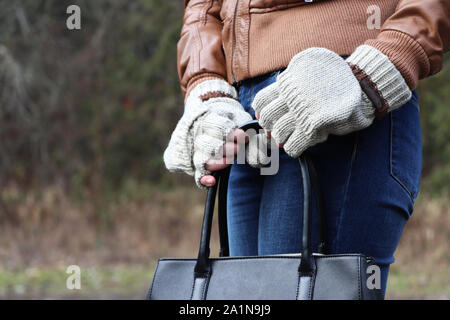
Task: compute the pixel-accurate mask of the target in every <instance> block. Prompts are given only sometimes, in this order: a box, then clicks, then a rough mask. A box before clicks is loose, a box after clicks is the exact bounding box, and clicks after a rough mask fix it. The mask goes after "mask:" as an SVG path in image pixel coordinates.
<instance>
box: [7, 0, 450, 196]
mask: <svg viewBox="0 0 450 320" xmlns="http://www.w3.org/2000/svg"><path fill="white" fill-rule="evenodd" d="M70 4H78V5H79V6H80V7H81V10H82V12H81V14H82V20H81V24H82V29H81V30H78V31H70V30H68V29H67V28H66V18H67V17H68V15H67V14H66V8H67V6H68V5H70ZM182 16H183V2H182V1H180V0H134V1H126V0H115V1H110V0H95V1H88V0H84V1H83V0H77V1H75V0H70V1H66V0H22V1H15V0H0V150H1V152H0V187H1V185H5V184H9V183H15V184H18V185H19V186H20V187H21V188H26V189H30V188H33V189H36V190H38V189H39V188H41V187H44V186H47V185H50V184H55V183H56V184H58V185H61V186H62V187H63V188H65V189H66V190H68V191H69V192H70V193H74V192H75V193H83V192H86V190H88V191H87V192H90V193H94V194H99V193H103V192H104V190H121V189H122V188H123V187H125V188H126V186H127V185H128V184H130V181H140V182H150V183H152V184H158V185H161V184H164V183H165V182H167V181H171V180H170V179H172V181H174V180H173V178H168V174H167V173H166V171H165V169H164V166H163V163H162V157H161V155H162V152H163V150H164V147H165V146H166V144H167V141H168V139H169V137H170V133H171V131H172V130H173V128H174V126H175V124H176V121H177V120H178V119H179V117H180V115H181V113H182V110H183V107H182V97H181V95H180V91H179V84H178V77H177V72H176V42H177V40H178V37H179V32H180V28H181V23H182ZM448 60H449V59H447V62H449V61H448ZM449 80H450V65H449V63H447V64H446V66H445V68H444V71H443V72H441V73H440V74H439V75H437V76H435V77H433V78H430V79H428V80H426V81H423V82H422V83H421V87H420V89H419V94H420V99H421V114H422V120H423V133H424V157H425V158H424V174H425V180H426V181H425V185H426V186H427V188H430V189H431V190H432V191H433V192H435V193H440V192H442V191H443V190H445V189H446V188H448V181H449V180H450V144H449V143H448V141H449V139H450V129H449V128H450V108H449V101H450V81H449ZM178 177H179V176H178Z"/></svg>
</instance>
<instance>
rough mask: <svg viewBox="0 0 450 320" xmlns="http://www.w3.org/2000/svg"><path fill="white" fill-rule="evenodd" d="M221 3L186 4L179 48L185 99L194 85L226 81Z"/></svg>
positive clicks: (188, 0)
mask: <svg viewBox="0 0 450 320" xmlns="http://www.w3.org/2000/svg"><path fill="white" fill-rule="evenodd" d="M221 6H222V0H185V1H184V7H185V9H184V18H183V27H182V29H181V36H180V40H179V41H178V45H177V66H178V75H179V78H180V83H181V91H182V94H183V96H184V95H185V94H186V90H187V88H188V87H190V86H191V85H192V83H194V82H199V81H200V80H206V79H209V78H221V79H226V66H225V56H224V53H223V50H222V21H221V19H220V9H221Z"/></svg>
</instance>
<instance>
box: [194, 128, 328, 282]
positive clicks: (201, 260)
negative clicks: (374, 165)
mask: <svg viewBox="0 0 450 320" xmlns="http://www.w3.org/2000/svg"><path fill="white" fill-rule="evenodd" d="M239 128H240V129H242V130H244V131H245V130H247V129H249V128H253V129H260V128H261V127H260V126H259V124H258V122H257V121H250V122H248V123H246V124H244V125H242V126H240V127H239ZM299 165H300V170H301V173H302V184H303V217H302V218H303V230H302V231H303V233H302V252H301V253H302V259H301V263H300V266H299V271H300V272H301V273H306V274H307V273H311V272H312V271H313V270H314V263H313V262H314V261H313V257H312V249H311V248H312V247H311V221H312V190H311V185H312V187H313V188H314V191H315V195H316V203H317V209H318V210H317V212H318V224H319V230H318V231H319V232H318V236H319V246H318V249H317V251H318V252H319V253H326V240H327V239H326V235H327V225H326V215H325V206H324V202H323V196H322V193H321V190H320V185H319V180H318V176H317V172H316V171H315V169H314V166H313V164H312V162H311V160H310V159H309V158H308V157H307V156H306V155H302V156H300V158H299ZM229 173H230V169H229V168H227V169H225V170H221V171H216V172H213V173H212V175H213V176H214V177H215V179H216V184H215V185H214V186H213V187H210V188H208V193H207V196H206V203H205V211H204V217H203V225H202V234H201V240H200V248H199V253H198V257H197V263H196V265H195V274H196V276H197V277H205V276H206V275H209V272H210V265H209V255H210V249H209V242H210V238H211V229H212V220H213V214H214V204H215V197H216V194H217V190H218V188H219V201H218V202H219V206H218V214H219V239H220V248H221V249H220V256H228V255H229V246H228V230H227V229H228V227H227V223H226V221H227V211H226V199H227V190H228V178H229Z"/></svg>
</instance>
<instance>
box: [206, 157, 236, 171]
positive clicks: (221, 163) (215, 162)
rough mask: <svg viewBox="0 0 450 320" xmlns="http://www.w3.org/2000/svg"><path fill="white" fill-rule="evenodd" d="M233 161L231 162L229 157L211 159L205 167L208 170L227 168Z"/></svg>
mask: <svg viewBox="0 0 450 320" xmlns="http://www.w3.org/2000/svg"><path fill="white" fill-rule="evenodd" d="M231 163H233V161H231ZM231 163H229V161H228V159H227V158H221V159H211V160H208V162H207V163H206V164H205V169H206V170H208V171H218V170H222V169H225V168H226V167H227V166H229V165H230V164H231Z"/></svg>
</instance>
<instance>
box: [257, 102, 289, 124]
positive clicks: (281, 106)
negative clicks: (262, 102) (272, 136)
mask: <svg viewBox="0 0 450 320" xmlns="http://www.w3.org/2000/svg"><path fill="white" fill-rule="evenodd" d="M288 112H289V109H288V107H287V105H286V104H285V103H284V101H282V100H281V99H275V100H274V101H272V102H271V103H270V104H269V105H268V106H266V107H265V108H264V109H263V110H261V113H260V114H259V116H260V117H259V124H260V125H261V127H263V128H265V129H268V130H271V129H272V128H273V125H274V124H275V122H277V121H278V119H280V118H281V117H282V116H283V115H285V114H286V113H288Z"/></svg>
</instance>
